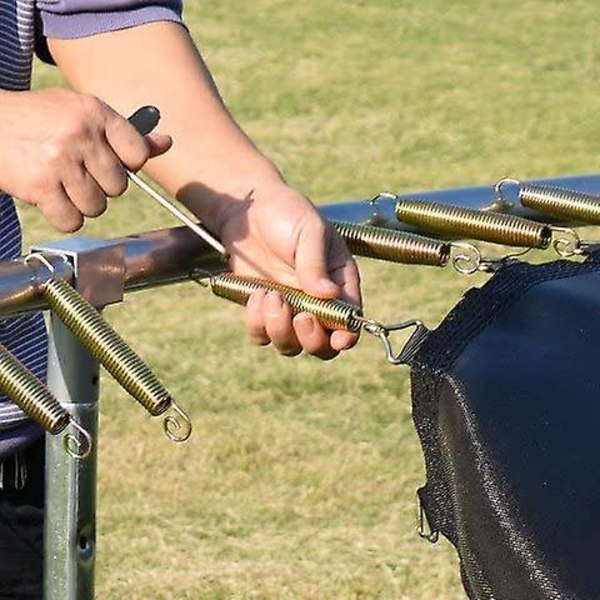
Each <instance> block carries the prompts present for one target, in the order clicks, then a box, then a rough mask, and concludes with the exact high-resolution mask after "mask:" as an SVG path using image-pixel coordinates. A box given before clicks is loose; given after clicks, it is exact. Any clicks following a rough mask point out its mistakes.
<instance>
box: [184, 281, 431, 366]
mask: <svg viewBox="0 0 600 600" xmlns="http://www.w3.org/2000/svg"><path fill="white" fill-rule="evenodd" d="M190 277H191V279H193V280H194V281H196V282H197V283H199V284H200V285H202V286H204V287H209V288H210V289H211V290H212V292H213V294H215V295H216V296H219V297H221V298H225V299H226V300H230V301H231V302H235V303H236V304H241V305H243V306H244V305H246V303H247V302H248V299H249V298H250V296H251V295H252V294H253V293H254V292H256V291H257V290H260V289H262V290H265V291H276V292H279V293H280V294H281V295H282V296H283V299H284V300H285V301H286V302H287V303H288V305H289V306H290V308H291V309H292V313H293V314H294V315H297V314H299V313H301V312H309V313H311V314H313V315H314V316H315V317H316V318H317V319H318V321H319V323H321V325H323V327H325V328H327V329H331V330H336V329H344V330H346V331H352V332H357V331H359V330H360V329H363V330H364V331H366V332H367V333H368V334H370V335H372V336H375V337H377V338H379V340H380V341H381V343H382V344H383V348H384V350H385V355H386V358H387V360H388V362H389V363H391V364H393V365H399V364H402V363H403V361H404V357H403V352H400V353H398V354H396V353H395V352H394V350H393V348H392V344H391V341H390V334H391V333H393V332H396V331H403V330H406V329H413V328H414V329H415V334H414V335H419V334H420V333H421V332H422V331H423V324H422V323H421V321H419V320H416V319H411V320H409V321H402V322H401V323H394V324H391V325H383V324H381V323H380V322H379V321H376V320H374V319H369V318H366V317H364V316H363V313H362V309H361V308H360V306H356V305H354V304H351V303H349V302H345V301H344V300H337V299H334V300H324V299H322V298H315V297H314V296H310V295H309V294H307V293H305V292H303V291H302V290H298V289H296V288H292V287H289V286H287V285H283V284H280V283H276V282H274V281H268V280H266V279H259V278H257V277H241V276H239V275H234V274H233V273H218V274H211V273H206V272H205V271H201V270H195V271H192V272H191V273H190Z"/></svg>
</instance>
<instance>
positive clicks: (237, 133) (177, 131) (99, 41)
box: [50, 23, 282, 225]
mask: <svg viewBox="0 0 600 600" xmlns="http://www.w3.org/2000/svg"><path fill="white" fill-rule="evenodd" d="M50 48H51V51H52V53H53V56H54V58H55V59H56V61H57V63H58V65H59V67H60V68H61V70H62V71H63V73H64V74H65V76H66V77H67V79H68V80H69V82H70V83H71V85H72V86H73V87H74V88H76V89H78V90H80V91H85V92H88V93H91V94H93V95H95V96H98V97H99V98H101V99H103V100H105V101H106V102H107V103H108V104H110V105H111V106H113V107H114V108H116V109H117V110H118V111H119V112H121V113H122V114H125V115H126V114H130V113H131V112H133V111H134V110H135V109H136V108H138V107H139V106H141V105H144V104H154V105H156V106H158V107H159V108H160V110H161V113H162V120H161V125H160V128H161V130H162V131H164V132H165V133H168V134H170V135H171V136H172V137H173V142H174V143H173V147H172V149H171V150H170V151H169V152H168V153H166V154H165V155H164V156H162V157H160V158H156V159H153V160H151V161H150V162H149V163H148V165H147V168H146V170H147V172H148V173H149V174H150V176H151V177H153V178H154V179H155V180H156V181H158V182H159V183H160V184H161V185H163V186H164V187H165V188H166V189H167V190H168V191H169V192H170V193H171V194H173V195H177V196H178V197H179V199H180V200H181V201H183V202H184V203H185V204H186V205H187V206H188V207H189V208H190V209H191V210H192V211H193V212H194V213H196V214H197V215H198V216H199V217H200V218H204V219H205V220H206V221H207V222H208V224H209V225H210V224H211V221H215V220H218V215H219V214H220V209H221V207H222V206H223V202H224V200H225V199H234V200H243V199H244V198H246V197H247V196H248V195H249V194H250V193H252V191H253V190H255V189H257V188H260V187H261V186H267V187H268V186H272V185H273V184H278V183H281V181H282V180H281V176H280V174H279V172H278V171H277V169H276V167H275V166H274V165H273V163H272V162H271V161H269V160H268V159H267V158H265V157H264V156H263V155H262V154H261V153H260V152H259V150H258V149H257V148H256V147H255V146H254V144H253V143H252V142H251V141H250V139H249V138H248V137H247V136H246V135H245V134H244V133H243V131H242V130H241V129H240V128H239V126H238V125H237V124H236V123H235V121H234V120H233V118H232V117H231V115H230V113H229V112H228V110H227V109H226V107H225V106H224V104H223V102H222V101H221V98H220V97H219V94H218V91H217V89H216V87H215V85H214V83H213V81H212V78H211V76H210V74H209V72H208V70H207V69H206V67H205V65H204V63H203V61H202V59H201V57H200V55H199V53H198V52H197V50H196V48H195V46H194V44H193V42H192V41H191V39H190V37H189V35H188V33H187V32H186V30H185V29H184V28H183V27H181V26H179V25H177V24H174V23H154V24H148V25H143V26H140V27H135V28H132V29H126V30H123V31H117V32H112V33H106V34H101V35H96V36H92V37H88V38H82V39H78V40H50Z"/></svg>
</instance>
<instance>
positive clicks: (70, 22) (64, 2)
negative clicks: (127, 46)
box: [37, 0, 182, 39]
mask: <svg viewBox="0 0 600 600" xmlns="http://www.w3.org/2000/svg"><path fill="white" fill-rule="evenodd" d="M181 5H182V0H37V6H38V8H39V11H40V15H41V19H42V26H43V34H44V37H49V38H59V39H73V38H81V37H86V36H90V35H94V34H97V33H106V32H108V31H115V30H117V29H127V28H129V27H135V26H137V25H143V24H144V23H152V22H154V21H174V22H176V23H181V11H182V6H181Z"/></svg>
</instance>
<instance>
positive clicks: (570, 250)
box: [552, 227, 584, 258]
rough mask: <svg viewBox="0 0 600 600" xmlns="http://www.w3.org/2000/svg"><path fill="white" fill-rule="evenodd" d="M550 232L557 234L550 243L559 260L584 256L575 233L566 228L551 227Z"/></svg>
mask: <svg viewBox="0 0 600 600" xmlns="http://www.w3.org/2000/svg"><path fill="white" fill-rule="evenodd" d="M552 232H553V233H555V234H558V235H555V237H554V240H553V241H552V247H553V248H554V251H555V252H556V253H557V254H558V255H559V256H560V257H561V258H569V257H571V256H577V255H580V254H584V248H583V243H582V241H581V238H580V237H579V234H578V233H577V232H576V231H574V230H573V229H569V228H568V227H552Z"/></svg>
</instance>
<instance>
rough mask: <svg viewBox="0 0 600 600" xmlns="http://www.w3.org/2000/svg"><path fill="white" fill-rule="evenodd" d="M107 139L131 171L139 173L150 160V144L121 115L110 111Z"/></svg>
mask: <svg viewBox="0 0 600 600" xmlns="http://www.w3.org/2000/svg"><path fill="white" fill-rule="evenodd" d="M105 131H106V139H107V141H108V143H109V145H110V147H111V148H112V149H113V151H114V152H115V154H116V155H117V156H118V158H119V160H120V161H121V162H122V163H123V164H124V165H125V166H126V167H127V168H128V169H130V170H131V171H139V170H140V169H141V168H142V167H143V166H144V165H145V164H146V161H147V160H148V159H149V158H150V143H149V142H148V141H147V140H146V138H144V136H142V135H140V134H139V133H138V132H137V131H136V129H135V127H134V126H133V125H132V124H131V123H129V121H127V119H124V118H123V117H122V116H121V115H119V114H117V113H116V112H114V111H113V110H110V112H109V114H108V115H107V119H106V129H105Z"/></svg>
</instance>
